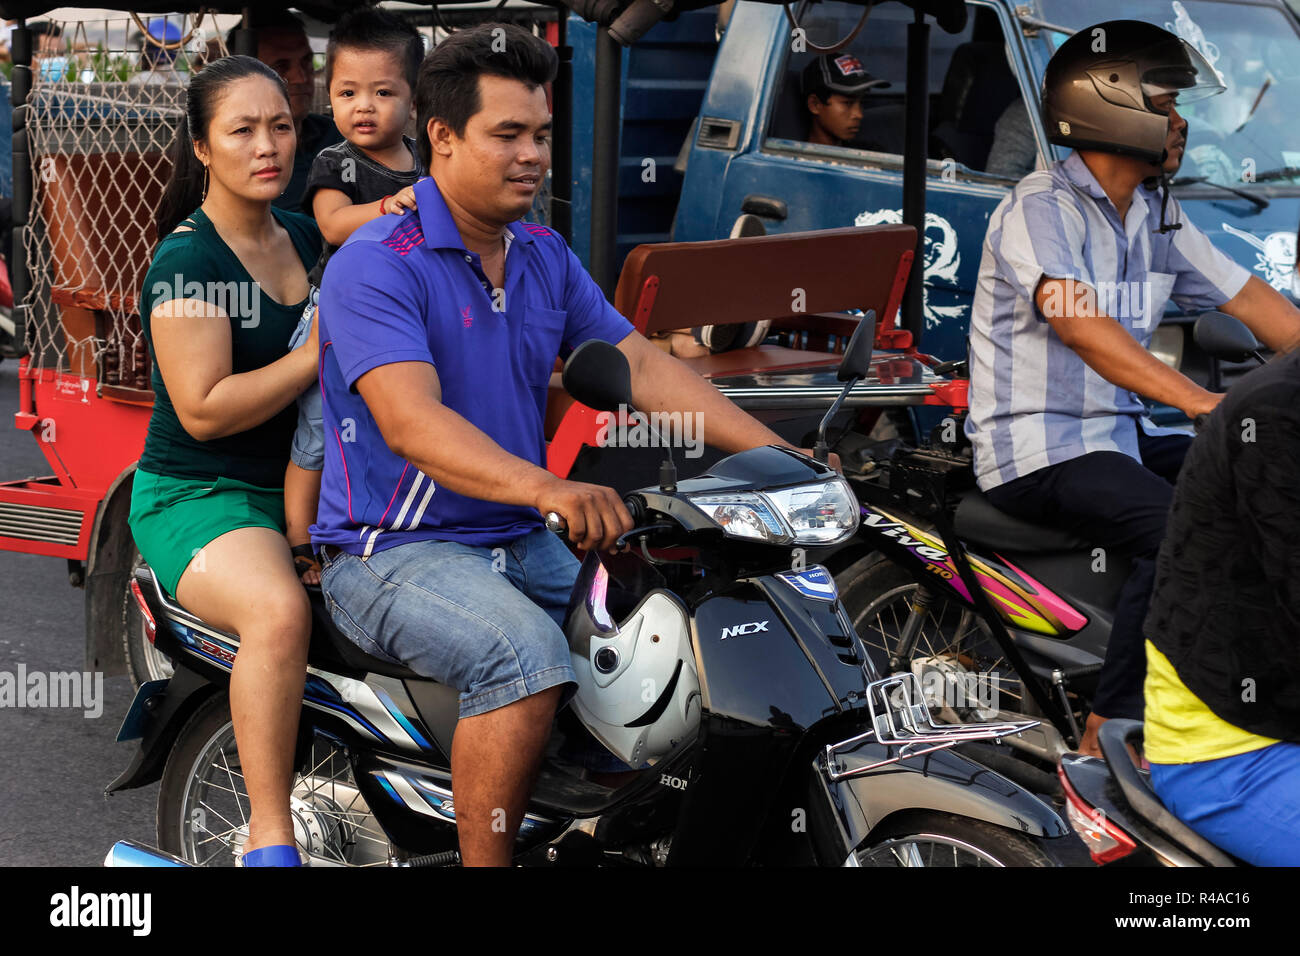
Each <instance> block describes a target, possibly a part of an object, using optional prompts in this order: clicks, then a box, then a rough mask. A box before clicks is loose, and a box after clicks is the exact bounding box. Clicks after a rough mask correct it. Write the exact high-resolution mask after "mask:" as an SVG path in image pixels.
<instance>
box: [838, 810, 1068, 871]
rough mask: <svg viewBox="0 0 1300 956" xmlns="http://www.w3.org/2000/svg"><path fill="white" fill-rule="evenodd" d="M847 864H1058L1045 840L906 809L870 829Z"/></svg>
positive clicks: (955, 818) (976, 821)
mask: <svg viewBox="0 0 1300 956" xmlns="http://www.w3.org/2000/svg"><path fill="white" fill-rule="evenodd" d="M848 864H849V865H850V866H937V867H967V866H1057V865H1058V864H1057V862H1056V861H1055V860H1054V859H1053V858H1052V856H1051V855H1050V854H1049V853H1048V852H1047V851H1046V849H1045V848H1044V846H1043V840H1041V839H1035V838H1034V837H1030V836H1026V835H1025V834H1023V833H1016V832H1014V831H1012V830H1008V829H1006V828H1005V827H1000V826H996V825H994V824H992V823H986V822H984V821H983V820H971V819H968V818H966V817H957V816H951V815H949V814H946V813H931V812H925V813H909V814H906V815H905V816H903V817H900V818H898V819H897V820H896V821H894V822H890V821H886V823H885V824H884V825H883V826H881V827H879V828H878V829H877V830H876V831H874V832H873V833H872V834H871V836H869V837H868V838H867V840H866V842H864V843H863V844H862V846H860V847H858V849H857V850H856V851H855V852H854V854H853V856H852V857H850V859H849V861H848Z"/></svg>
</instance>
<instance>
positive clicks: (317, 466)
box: [289, 286, 325, 471]
mask: <svg viewBox="0 0 1300 956" xmlns="http://www.w3.org/2000/svg"><path fill="white" fill-rule="evenodd" d="M319 298H320V292H319V291H318V290H317V289H316V288H315V287H314V286H313V287H312V290H311V295H310V297H309V299H308V301H307V307H306V308H305V309H303V310H302V318H301V319H299V320H298V325H297V326H296V327H295V328H294V330H293V337H292V338H290V339H289V350H290V351H293V350H294V349H296V348H298V347H300V346H301V345H302V344H303V343H305V342H306V341H307V336H308V335H310V334H311V323H312V320H313V319H314V318H315V316H316V303H317V301H318V300H319ZM321 419H322V415H321V397H320V383H319V382H312V384H311V386H310V387H309V388H308V389H307V390H306V391H305V392H303V393H302V394H301V395H299V396H298V427H297V428H295V429H294V432H293V447H292V448H291V449H290V450H289V458H290V460H291V461H292V462H293V463H294V464H295V465H297V466H298V467H299V468H303V469H305V470H307V471H321V470H323V469H324V467H325V426H324V425H323V424H322V422H321Z"/></svg>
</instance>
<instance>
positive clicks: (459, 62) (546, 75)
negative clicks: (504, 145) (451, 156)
mask: <svg viewBox="0 0 1300 956" xmlns="http://www.w3.org/2000/svg"><path fill="white" fill-rule="evenodd" d="M498 31H501V32H500V33H498ZM557 63H558V58H557V57H556V55H555V50H554V49H553V48H552V47H551V45H550V44H549V43H547V42H546V41H545V40H543V39H541V38H539V37H536V36H534V35H533V34H531V33H529V32H528V31H527V30H525V29H524V28H523V27H520V26H516V25H515V24H513V23H484V24H480V25H479V26H476V27H472V28H470V29H468V30H458V31H457V32H455V33H453V34H452V35H451V36H449V37H447V39H445V40H443V41H442V42H441V43H439V44H438V45H437V46H436V47H434V48H433V51H432V52H431V53H430V54H429V55H428V56H426V57H425V58H424V62H423V63H421V64H420V76H419V79H418V80H417V81H416V85H415V118H416V122H417V124H418V125H419V131H418V134H417V140H418V142H419V146H420V161H421V162H422V163H424V167H425V169H428V168H429V166H430V164H431V163H432V161H433V146H432V144H430V142H429V121H430V120H432V119H440V120H442V121H443V122H444V123H446V124H447V125H448V126H450V127H451V130H452V132H454V133H455V134H456V135H457V136H463V135H464V134H465V125H466V124H467V123H468V122H469V118H470V117H471V116H473V115H474V114H475V113H477V112H478V111H479V109H481V108H482V105H483V104H482V103H481V102H480V101H479V93H478V78H479V77H480V76H484V75H486V76H502V77H505V78H506V79H510V80H518V81H519V82H521V83H523V84H524V85H525V86H527V87H528V88H529V89H530V90H531V89H535V88H536V87H538V86H542V85H543V84H545V83H549V82H551V80H553V79H555V70H556V65H557Z"/></svg>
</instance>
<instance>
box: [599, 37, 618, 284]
mask: <svg viewBox="0 0 1300 956" xmlns="http://www.w3.org/2000/svg"><path fill="white" fill-rule="evenodd" d="M622 82H623V48H622V47H621V46H619V44H618V41H617V40H615V39H614V38H613V37H611V36H610V35H609V31H608V30H606V29H604V28H599V29H597V30H596V89H595V97H594V116H593V123H592V131H591V137H592V144H591V275H592V278H594V279H595V280H596V284H597V285H599V286H600V288H601V290H602V291H603V292H604V293H605V298H606V299H609V300H610V301H611V302H612V301H613V300H614V286H615V284H616V282H617V281H618V276H617V274H616V273H615V271H614V255H615V237H616V236H617V235H618V142H619V135H618V134H619V120H620V116H619V113H620V105H621V102H622V96H621V92H620V87H621V85H622Z"/></svg>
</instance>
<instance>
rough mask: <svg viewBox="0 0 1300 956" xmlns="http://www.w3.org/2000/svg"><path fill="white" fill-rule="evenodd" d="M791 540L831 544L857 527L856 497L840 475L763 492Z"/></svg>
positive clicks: (851, 532)
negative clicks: (784, 523)
mask: <svg viewBox="0 0 1300 956" xmlns="http://www.w3.org/2000/svg"><path fill="white" fill-rule="evenodd" d="M764 494H765V495H766V496H767V498H768V500H769V501H771V502H772V504H773V505H774V506H775V507H776V509H777V511H779V512H780V513H781V516H782V517H783V518H785V520H786V522H787V523H788V524H789V526H790V530H791V531H792V532H793V533H794V541H795V544H835V543H837V542H840V541H843V540H844V539H845V538H847V537H849V535H851V534H853V532H855V531H857V530H858V520H859V518H858V501H857V499H856V498H855V497H854V496H853V492H852V490H851V489H850V488H849V486H848V484H847V483H846V482H845V481H844V479H843V478H832V479H831V480H830V481H824V482H821V483H819V484H815V485H795V486H794V487H792V488H780V489H778V490H776V491H768V492H764Z"/></svg>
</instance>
